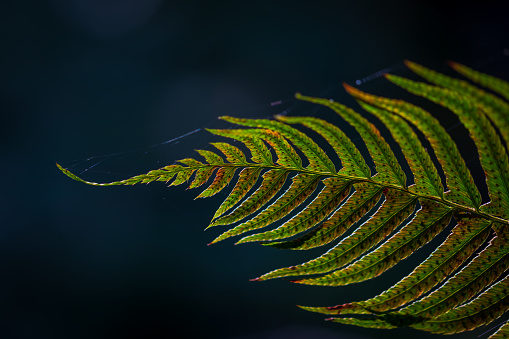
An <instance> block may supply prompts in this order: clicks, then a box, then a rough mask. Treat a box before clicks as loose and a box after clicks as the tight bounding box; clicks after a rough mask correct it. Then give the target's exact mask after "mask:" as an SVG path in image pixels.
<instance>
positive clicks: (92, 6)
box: [0, 0, 509, 339]
mask: <svg viewBox="0 0 509 339" xmlns="http://www.w3.org/2000/svg"><path fill="white" fill-rule="evenodd" d="M1 8H2V10H1V11H0V13H1V14H0V16H1V20H0V25H1V34H2V35H1V36H2V40H1V54H0V60H1V61H2V62H1V69H0V71H1V74H0V79H1V80H0V86H1V87H0V96H1V101H0V103H1V105H2V107H1V109H2V123H1V124H0V128H1V130H0V140H1V143H0V145H1V148H0V150H1V159H2V163H3V165H2V166H1V175H2V178H3V184H2V186H3V187H2V189H1V190H0V202H1V203H0V208H1V216H2V223H1V227H0V270H1V273H2V274H1V278H0V337H2V338H170V337H173V338H205V337H206V338H237V339H240V338H244V339H248V338H249V339H251V338H365V339H366V338H394V337H398V336H399V337H406V336H410V335H411V336H413V337H415V338H431V337H434V336H432V335H429V334H426V333H421V332H417V331H411V330H405V329H402V330H395V331H376V330H367V329H360V328H354V327H349V326H343V325H339V324H333V323H327V322H324V321H323V318H324V317H323V316H321V315H317V314H311V313H307V312H305V311H302V310H300V309H298V308H297V307H295V305H296V304H302V305H333V304H337V303H343V302H348V301H352V300H359V299H361V298H367V297H370V296H373V295H375V294H378V293H380V292H381V291H382V290H384V289H385V288H387V287H389V286H390V285H391V284H393V283H394V282H395V281H396V280H391V281H386V280H384V279H383V278H382V279H381V280H380V281H378V280H379V279H377V280H375V281H370V282H366V283H362V284H356V285H354V286H351V287H344V288H326V287H323V288H318V287H310V286H298V285H295V284H291V283H289V282H287V281H269V282H263V283H255V282H249V281H248V279H249V278H253V277H255V276H258V275H260V274H262V273H265V272H268V271H270V270H272V269H274V268H277V267H281V266H283V265H291V264H296V263H300V262H302V261H304V260H306V259H310V258H312V255H310V254H306V253H295V252H281V251H277V250H275V249H270V248H262V247H260V246H257V245H254V244H248V245H243V246H232V244H233V241H225V243H221V244H217V245H215V246H210V247H207V246H206V244H207V243H208V242H210V241H211V240H212V239H213V238H215V236H217V235H218V234H219V231H217V230H214V229H213V230H209V231H207V232H203V231H202V230H203V229H204V228H205V226H206V225H207V224H208V222H209V221H210V218H211V217H212V215H213V212H214V208H215V207H217V206H218V204H219V203H220V202H221V201H222V198H224V195H223V196H219V197H216V198H211V199H206V200H196V201H193V198H194V197H195V196H196V195H197V194H198V193H197V192H196V191H191V190H187V191H186V190H185V187H176V188H170V189H168V188H164V185H162V184H151V185H149V186H141V187H110V188H96V187H90V186H86V185H83V184H81V183H78V182H74V181H71V180H70V179H69V178H67V177H65V176H63V175H62V174H61V173H60V172H59V171H58V170H57V168H56V167H55V161H58V162H60V163H62V164H63V165H64V166H65V167H69V168H71V169H72V170H74V171H77V173H81V175H83V176H84V177H85V178H86V179H89V180H94V181H103V180H116V179H122V178H125V177H126V176H129V175H134V174H139V173H142V172H143V171H146V170H148V169H151V168H153V167H159V166H163V165H166V164H169V163H172V162H173V160H175V159H180V158H183V157H187V156H189V155H192V154H193V153H192V150H193V149H196V148H203V147H206V142H207V141H210V140H212V139H211V138H210V137H209V136H207V135H206V132H204V131H203V130H201V131H199V132H197V133H194V134H192V135H191V136H189V137H185V138H183V139H180V140H179V142H178V143H167V144H161V143H162V142H164V141H165V140H170V139H173V138H175V137H178V136H180V135H182V134H185V133H187V132H189V131H192V130H195V129H196V128H204V127H217V126H219V125H218V123H217V120H216V117H217V116H220V115H223V114H228V115H233V116H246V117H266V116H269V115H271V114H275V113H280V112H281V111H282V110H285V109H287V110H288V114H292V113H293V112H292V110H293V109H294V108H295V109H300V108H301V106H299V105H300V104H299V103H296V102H295V100H293V99H292V97H293V94H294V93H295V92H296V91H301V92H303V93H306V94H314V95H326V96H330V97H334V98H337V99H341V100H342V99H343V98H344V100H345V102H346V103H348V104H350V103H352V101H351V99H349V98H348V97H346V96H345V95H344V93H343V91H342V90H341V87H340V83H341V82H342V81H347V82H350V83H354V82H355V80H356V79H359V78H363V77H367V76H369V75H370V74H373V73H375V72H377V71H379V70H381V69H383V68H386V67H395V68H396V69H401V61H402V60H403V59H405V58H406V59H410V60H413V61H417V62H420V63H423V64H425V65H427V66H430V67H433V66H436V67H438V68H440V67H443V66H444V62H445V61H446V60H455V61H459V62H462V63H465V64H467V65H470V66H472V67H476V66H477V68H479V69H480V70H483V71H486V72H491V73H493V74H495V75H499V76H505V78H506V79H507V78H508V77H507V69H508V67H507V64H508V63H507V61H506V60H505V58H504V57H503V53H502V50H503V49H504V48H509V41H508V33H509V20H507V13H508V12H507V9H508V8H507V6H505V5H503V2H502V1H501V2H490V1H484V2H482V3H481V2H478V3H475V2H473V3H467V2H455V3H451V2H436V3H433V2H429V1H422V2H417V1H416V2H409V1H348V2H347V1H312V2H300V1H271V2H263V1H261V2H260V1H258V2H255V3H254V4H250V5H247V4H243V2H240V1H220V2H215V1H201V2H193V1H183V2H173V1H160V0H124V1H120V0H89V1H85V0H54V1H13V2H12V3H11V4H5V3H3V4H2V5H1ZM375 81H379V82H382V81H383V80H381V79H379V80H375ZM279 100H281V101H282V104H281V105H278V106H274V107H272V106H271V105H270V103H272V102H277V101H279ZM348 100H350V101H348ZM303 109H309V106H305V107H304V108H303ZM315 113H316V112H315V111H312V110H310V111H309V112H308V113H307V114H315ZM316 114H318V113H316ZM149 145H155V146H154V147H147V146H149ZM112 153H114V155H108V156H106V157H101V155H103V154H112ZM89 157H91V159H90V160H87V159H88V158H89ZM76 159H77V160H76ZM97 163H98V164H97ZM95 164H97V165H96V166H93V165H95ZM208 200H210V201H208ZM428 253H429V250H428ZM313 254H316V255H319V254H320V252H313ZM420 255H421V256H420V257H417V258H416V259H410V260H409V261H408V262H410V261H411V260H422V259H423V258H424V257H425V254H420ZM417 256H419V254H418V255H417ZM408 262H406V261H405V262H404V263H402V264H401V265H398V267H399V268H395V269H394V270H393V271H394V272H399V271H401V272H402V273H401V274H406V273H408V272H409V271H410V267H411V265H409V263H408ZM414 263H415V262H414ZM404 265H407V266H404ZM400 266H402V267H400ZM483 331H484V330H481V331H477V332H475V334H467V335H465V336H463V337H464V338H475V337H477V336H478V335H480V334H481V333H482V332H483ZM455 337H456V336H453V337H451V338H455ZM457 337H458V338H460V337H462V336H457ZM484 337H487V335H484Z"/></svg>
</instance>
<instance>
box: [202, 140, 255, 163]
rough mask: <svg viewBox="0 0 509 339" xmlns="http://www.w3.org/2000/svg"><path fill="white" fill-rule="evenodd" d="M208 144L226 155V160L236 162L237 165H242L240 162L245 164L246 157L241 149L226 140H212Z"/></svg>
mask: <svg viewBox="0 0 509 339" xmlns="http://www.w3.org/2000/svg"><path fill="white" fill-rule="evenodd" d="M210 144H211V145H212V146H214V147H215V148H217V149H218V150H220V151H221V152H222V153H223V154H224V155H225V156H226V160H227V161H228V162H229V163H232V164H238V165H242V164H245V165H247V162H246V157H245V156H244V153H242V151H241V150H240V149H238V148H237V147H235V146H233V145H230V144H228V143H226V142H212V143H210Z"/></svg>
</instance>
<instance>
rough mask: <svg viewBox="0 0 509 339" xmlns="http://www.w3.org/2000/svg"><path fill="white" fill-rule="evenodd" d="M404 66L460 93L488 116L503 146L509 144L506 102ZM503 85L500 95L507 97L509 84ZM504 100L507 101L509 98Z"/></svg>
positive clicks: (409, 64) (462, 83)
mask: <svg viewBox="0 0 509 339" xmlns="http://www.w3.org/2000/svg"><path fill="white" fill-rule="evenodd" d="M405 65H406V66H407V67H408V68H410V69H411V70H412V71H413V72H414V73H416V74H418V75H420V76H421V77H423V78H424V79H426V80H427V81H429V82H431V83H433V84H435V85H438V86H441V87H445V88H448V89H451V90H453V91H456V92H458V93H460V94H461V96H462V97H468V99H469V100H471V101H473V102H474V103H475V104H476V105H478V106H479V107H480V108H481V109H482V111H483V112H485V113H486V115H488V117H489V118H490V119H491V121H493V123H494V124H495V126H496V127H497V128H498V130H499V131H500V133H501V135H502V137H503V139H504V141H505V144H506V145H508V144H509V120H508V117H509V104H508V103H507V102H505V101H504V100H502V99H500V98H499V97H497V96H495V95H493V94H491V93H487V92H485V91H483V90H482V89H480V88H477V87H476V86H474V85H471V84H469V83H468V82H467V81H463V80H459V79H455V78H452V77H448V76H446V75H443V74H441V73H438V72H435V71H433V70H431V69H428V68H426V67H423V66H421V65H418V64H416V63H414V62H411V61H405ZM505 84H506V88H505V90H506V92H505V93H504V92H502V93H504V94H506V95H507V96H508V97H509V95H508V94H507V92H509V84H507V83H505ZM502 93H501V94H502ZM506 99H508V100H509V98H506Z"/></svg>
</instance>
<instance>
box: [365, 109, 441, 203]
mask: <svg viewBox="0 0 509 339" xmlns="http://www.w3.org/2000/svg"><path fill="white" fill-rule="evenodd" d="M359 104H360V105H361V107H362V108H364V109H365V110H366V111H367V112H369V113H371V114H373V115H375V116H376V117H377V118H378V119H380V121H382V122H383V123H384V124H385V126H386V127H387V128H388V129H389V131H390V132H391V134H392V137H393V138H394V140H396V142H397V143H398V144H399V145H400V146H401V150H402V151H403V154H404V155H405V158H406V160H407V161H408V165H409V166H410V169H411V170H412V173H413V174H414V181H415V185H412V186H410V187H409V189H410V191H412V192H415V193H418V194H422V195H426V196H434V197H437V198H443V196H444V188H443V186H442V181H441V179H440V176H439V175H438V172H437V169H436V168H435V166H434V165H433V161H431V158H430V156H429V154H428V152H426V150H425V149H424V147H422V145H421V144H420V143H419V138H418V137H417V135H416V134H415V132H414V131H413V130H412V128H411V127H410V126H409V125H408V124H407V123H406V121H405V120H403V119H402V118H400V117H399V116H397V115H395V114H391V113H390V112H388V111H386V110H383V109H378V108H376V107H375V106H371V105H369V104H366V103H364V102H362V101H359Z"/></svg>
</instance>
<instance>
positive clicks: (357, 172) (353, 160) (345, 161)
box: [276, 115, 371, 178]
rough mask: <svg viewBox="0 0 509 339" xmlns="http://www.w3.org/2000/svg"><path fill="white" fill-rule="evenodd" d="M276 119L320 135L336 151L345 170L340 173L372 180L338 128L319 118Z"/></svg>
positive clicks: (352, 146) (348, 141) (350, 143)
mask: <svg viewBox="0 0 509 339" xmlns="http://www.w3.org/2000/svg"><path fill="white" fill-rule="evenodd" d="M276 119H278V120H279V121H282V122H285V123H288V124H302V125H303V126H306V127H308V128H310V129H311V130H313V131H315V132H316V133H318V134H320V135H321V136H322V137H323V138H324V139H325V140H327V142H328V143H329V144H330V145H331V146H332V148H333V149H334V150H335V151H336V154H337V155H338V157H339V158H340V159H341V163H342V165H343V168H342V169H341V170H340V172H339V173H341V174H343V175H349V176H354V177H362V178H370V177H371V171H370V169H369V167H368V165H366V162H365V161H364V159H363V158H362V155H361V154H360V152H359V151H358V150H357V147H355V145H354V144H353V143H352V142H351V141H350V139H349V138H348V137H347V136H346V134H345V133H344V132H343V131H342V130H340V129H339V128H337V127H336V126H334V125H332V124H330V123H328V122H326V121H324V120H321V119H317V118H311V117H287V116H282V115H277V116H276Z"/></svg>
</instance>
